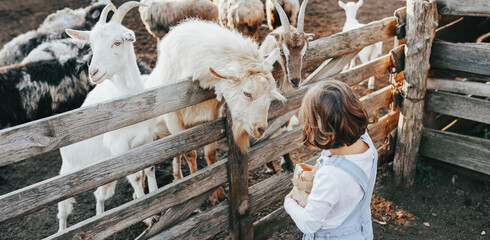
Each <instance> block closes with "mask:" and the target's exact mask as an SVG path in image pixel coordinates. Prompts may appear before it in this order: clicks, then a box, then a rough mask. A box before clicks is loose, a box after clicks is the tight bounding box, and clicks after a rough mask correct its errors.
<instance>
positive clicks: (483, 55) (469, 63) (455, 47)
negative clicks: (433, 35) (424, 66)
mask: <svg viewBox="0 0 490 240" xmlns="http://www.w3.org/2000/svg"><path fill="white" fill-rule="evenodd" d="M488 56H490V43H450V42H445V41H434V44H433V47H432V53H431V56H430V65H431V67H435V68H444V69H451V70H457V71H463V72H470V73H476V74H483V75H490V68H489V67H488V66H489V65H490V58H488Z"/></svg>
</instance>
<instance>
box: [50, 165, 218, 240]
mask: <svg viewBox="0 0 490 240" xmlns="http://www.w3.org/2000/svg"><path fill="white" fill-rule="evenodd" d="M227 163H228V161H227V160H226V159H225V160H221V161H218V162H216V163H215V164H213V165H211V166H209V167H207V168H204V169H201V170H199V171H197V172H196V173H194V174H192V175H189V176H186V177H184V178H183V179H181V180H178V181H176V182H173V183H170V184H168V185H165V186H164V187H162V188H160V189H158V190H156V191H154V192H152V193H149V194H147V195H145V196H143V197H141V198H138V199H136V200H133V201H131V202H128V203H126V204H123V205H121V206H118V207H116V208H113V209H111V210H109V211H106V212H104V213H103V214H100V215H98V216H95V217H91V218H89V219H87V220H84V221H82V222H80V223H77V224H75V225H73V226H71V227H69V228H67V229H66V230H65V231H63V232H60V233H56V234H54V235H51V236H49V237H48V238H47V239H73V238H83V239H104V238H107V237H109V236H111V235H113V234H114V233H116V232H118V231H121V230H123V229H125V228H127V227H129V226H131V225H133V224H135V223H137V222H139V221H141V220H143V219H146V218H148V217H150V216H153V215H155V214H158V213H160V212H162V211H164V210H165V209H168V208H170V207H173V206H176V205H178V204H180V203H183V202H185V201H187V200H189V199H191V198H194V197H197V196H199V195H200V194H202V193H204V192H207V191H209V190H211V189H213V188H216V187H217V186H219V185H220V184H223V183H224V182H225V181H226V165H227Z"/></svg>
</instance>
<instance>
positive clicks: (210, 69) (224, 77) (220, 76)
mask: <svg viewBox="0 0 490 240" xmlns="http://www.w3.org/2000/svg"><path fill="white" fill-rule="evenodd" d="M209 72H210V73H211V75H213V76H215V77H217V78H221V79H229V78H228V77H226V76H223V75H221V74H219V73H217V72H216V71H214V69H213V68H212V67H209Z"/></svg>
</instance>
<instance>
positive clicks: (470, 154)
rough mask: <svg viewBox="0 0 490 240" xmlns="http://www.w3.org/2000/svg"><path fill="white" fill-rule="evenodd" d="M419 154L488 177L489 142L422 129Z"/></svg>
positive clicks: (489, 167) (489, 164) (489, 172)
mask: <svg viewBox="0 0 490 240" xmlns="http://www.w3.org/2000/svg"><path fill="white" fill-rule="evenodd" d="M420 154H421V155H422V156H425V157H430V158H433V159H437V160H440V161H443V162H447V163H450V164H453V165H456V166H460V167H463V168H468V169H471V170H474V171H477V172H481V173H484V174H487V175H490V163H489V156H490V140H488V139H484V138H477V137H470V136H465V135H461V134H457V133H451V132H442V131H439V130H434V129H429V128H424V130H423V132H422V141H421V144H420Z"/></svg>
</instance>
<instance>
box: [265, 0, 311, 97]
mask: <svg viewBox="0 0 490 240" xmlns="http://www.w3.org/2000/svg"><path fill="white" fill-rule="evenodd" d="M272 2H273V3H274V5H275V6H276V9H277V11H278V13H279V18H280V19H281V24H282V25H281V27H279V28H277V29H276V30H274V31H273V32H271V33H269V35H268V36H267V37H266V38H265V40H264V42H262V45H261V47H260V51H261V52H262V54H264V55H268V54H269V53H270V52H272V50H273V49H275V48H279V49H280V50H281V57H280V58H279V60H278V61H277V62H278V63H279V65H280V69H279V67H278V66H275V67H274V68H275V69H274V77H275V78H276V81H277V83H278V87H279V88H280V89H281V92H283V93H285V92H289V91H291V90H293V89H295V88H298V87H299V86H300V84H301V68H302V67H303V57H304V55H305V54H306V51H307V50H308V40H309V38H310V37H312V35H313V34H308V33H305V32H304V30H303V29H304V20H305V11H306V5H307V4H308V0H305V1H303V3H302V4H301V7H300V10H299V14H298V26H297V28H294V27H293V26H291V25H290V23H289V19H288V17H287V14H286V12H285V11H284V9H282V7H281V5H279V3H278V2H277V1H276V0H272ZM280 70H282V71H280ZM277 79H282V80H277Z"/></svg>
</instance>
